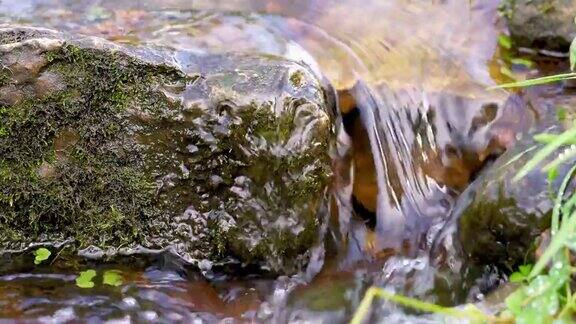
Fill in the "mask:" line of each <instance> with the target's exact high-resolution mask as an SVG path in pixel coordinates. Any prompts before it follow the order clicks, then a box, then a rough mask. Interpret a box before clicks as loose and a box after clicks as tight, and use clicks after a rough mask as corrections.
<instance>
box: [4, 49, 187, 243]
mask: <svg viewBox="0 0 576 324" xmlns="http://www.w3.org/2000/svg"><path fill="white" fill-rule="evenodd" d="M47 56H48V58H49V62H50V63H49V66H48V67H47V70H48V71H51V72H54V73H58V74H59V75H61V76H62V77H63V79H64V82H65V84H66V87H65V88H66V90H64V91H61V92H58V93H52V94H50V95H49V96H47V97H44V98H41V99H38V98H34V97H30V98H27V99H25V100H24V101H23V102H21V103H18V104H16V105H13V106H2V107H0V125H2V126H1V128H0V166H2V167H1V168H0V216H1V218H0V226H1V227H2V228H4V229H5V230H7V231H9V232H10V233H12V234H10V235H8V239H6V237H5V238H3V239H2V241H3V242H5V243H6V244H7V243H8V242H9V241H11V239H10V238H15V237H20V238H21V237H25V238H26V240H29V241H37V240H39V237H41V236H42V237H45V238H47V239H50V238H51V237H52V236H58V237H73V238H75V239H76V240H77V242H78V245H79V246H80V247H85V246H87V245H90V244H96V245H99V246H111V245H114V246H119V245H121V244H127V243H134V242H137V241H138V239H140V238H141V235H142V231H143V227H144V226H145V224H146V223H147V220H148V219H149V218H150V217H156V216H158V215H159V213H160V212H159V211H158V210H157V208H156V207H155V206H153V200H154V197H155V190H156V184H155V181H154V179H153V178H152V177H151V176H150V175H149V174H146V173H145V172H143V171H142V170H141V168H140V167H141V163H140V159H141V158H142V155H141V152H139V151H138V150H137V149H136V148H135V143H134V140H133V139H132V138H131V137H130V135H129V133H130V130H129V124H128V123H127V121H126V119H127V118H128V116H129V114H127V112H126V108H127V107H129V106H131V105H135V106H138V107H140V108H141V109H142V110H145V111H157V110H160V109H166V107H167V105H168V103H167V102H166V100H162V97H161V96H160V95H158V94H156V93H151V92H150V91H149V89H150V87H151V85H152V84H154V83H159V82H164V81H178V80H183V77H182V76H180V75H179V74H178V73H177V72H176V71H172V70H170V69H165V70H162V71H158V70H157V69H152V68H150V67H147V66H144V65H143V64H142V63H139V62H136V61H134V60H133V59H131V58H130V57H128V56H126V55H123V54H120V53H115V54H110V53H105V52H100V51H96V50H85V49H80V48H78V47H75V46H72V45H67V46H64V47H62V48H61V49H59V50H58V51H55V52H50V53H48V54H47ZM70 129H72V130H74V132H75V133H76V137H77V139H76V140H75V141H74V142H73V143H63V144H62V143H59V141H60V142H61V141H62V140H59V138H60V137H62V136H61V135H62V134H65V133H66V132H67V130H70ZM64 140H65V139H64ZM57 145H65V149H64V150H60V149H61V148H58V147H56V146H57ZM42 168H44V169H48V171H46V170H43V169H42ZM43 173H49V175H46V174H44V175H42V174H43ZM95 233H98V235H94V234H95Z"/></svg>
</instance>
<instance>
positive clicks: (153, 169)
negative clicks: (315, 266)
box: [0, 27, 332, 273]
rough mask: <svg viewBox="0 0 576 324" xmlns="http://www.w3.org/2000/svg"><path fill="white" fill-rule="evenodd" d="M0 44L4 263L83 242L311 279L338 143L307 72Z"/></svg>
mask: <svg viewBox="0 0 576 324" xmlns="http://www.w3.org/2000/svg"><path fill="white" fill-rule="evenodd" d="M0 44H2V45H0V67H2V70H0V231H2V233H4V235H3V236H2V238H0V249H2V250H8V249H21V248H24V247H25V246H27V245H28V244H30V243H38V242H62V241H64V240H66V239H70V238H72V239H74V241H75V246H76V247H77V248H79V249H80V248H86V247H89V246H96V247H98V248H102V249H112V250H114V249H117V248H121V247H128V248H133V247H137V246H143V247H145V248H148V249H153V250H169V251H171V252H173V253H175V254H177V255H178V256H180V257H182V258H183V259H185V260H187V261H191V262H194V261H197V260H201V259H208V260H210V261H213V262H220V261H227V260H237V261H239V262H241V263H244V264H257V265H260V266H262V267H263V268H265V269H267V270H270V271H272V272H276V273H293V272H294V271H297V270H298V269H301V268H302V266H304V265H305V264H306V262H307V251H308V249H309V248H310V247H311V246H312V244H313V243H314V241H315V234H316V230H317V227H318V224H319V222H320V221H321V220H320V219H319V212H320V211H321V210H322V209H323V208H324V207H325V206H326V203H327V202H326V187H327V183H328V180H329V176H330V157H329V148H330V142H331V138H332V126H331V119H332V116H330V113H329V111H328V109H327V107H326V101H325V97H324V92H323V90H322V88H321V86H320V84H319V82H318V80H317V79H316V78H315V77H314V76H313V75H312V74H311V72H309V70H308V69H307V67H305V66H303V65H300V64H297V63H294V62H290V61H285V60H281V59H278V58H274V57H262V56H243V55H232V54H230V55H228V54H221V55H196V54H191V53H186V52H172V51H168V50H161V49H147V48H132V47H121V46H118V45H115V44H112V43H109V42H106V41H103V40H101V39H96V38H86V37H74V36H70V35H64V34H60V33H57V32H53V31H50V30H45V29H35V28H23V27H14V28H12V27H8V28H3V29H0ZM175 62H178V63H175ZM294 73H298V74H299V75H301V77H302V78H303V79H305V80H306V82H305V83H302V84H300V85H298V86H296V85H294V84H293V83H292V82H291V81H290V75H293V74H294Z"/></svg>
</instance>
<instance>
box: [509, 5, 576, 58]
mask: <svg viewBox="0 0 576 324" xmlns="http://www.w3.org/2000/svg"><path fill="white" fill-rule="evenodd" d="M501 9H502V13H503V15H504V16H505V17H506V19H507V21H508V28H509V30H510V33H511V35H512V37H513V39H514V41H515V42H516V44H517V45H519V46H523V47H531V48H539V49H547V50H554V51H567V50H568V47H569V46H570V43H571V42H572V39H573V38H574V36H576V26H574V16H576V1H574V0H505V1H503V2H502V5H501Z"/></svg>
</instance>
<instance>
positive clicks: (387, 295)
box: [350, 287, 494, 324]
mask: <svg viewBox="0 0 576 324" xmlns="http://www.w3.org/2000/svg"><path fill="white" fill-rule="evenodd" d="M376 297H378V298H382V299H384V300H389V301H391V302H394V303H396V304H399V305H402V306H405V307H410V308H413V309H416V310H419V311H422V312H428V313H435V314H442V315H446V316H451V317H456V318H468V319H472V320H476V321H483V322H488V321H493V320H494V319H493V318H492V317H490V316H487V315H486V314H484V313H482V312H480V311H478V312H472V311H465V310H459V309H455V308H451V307H443V306H440V305H436V304H431V303H427V302H423V301H420V300H417V299H414V298H410V297H405V296H401V295H396V294H393V293H391V292H388V291H386V290H384V289H382V288H377V287H371V288H369V289H368V290H367V291H366V294H365V295H364V298H363V299H362V302H361V303H360V306H358V309H357V310H356V313H355V314H354V317H353V318H352V321H350V324H361V323H362V321H363V320H364V319H365V318H366V315H368V312H369V311H370V306H371V305H372V303H373V301H374V298H376Z"/></svg>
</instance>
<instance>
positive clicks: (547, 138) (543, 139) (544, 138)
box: [534, 133, 576, 145]
mask: <svg viewBox="0 0 576 324" xmlns="http://www.w3.org/2000/svg"><path fill="white" fill-rule="evenodd" d="M560 135H562V134H560ZM560 135H559V134H548V133H543V134H537V135H534V140H535V141H536V142H538V143H542V144H548V143H551V142H553V141H555V140H556V139H557V138H558V136H560ZM565 144H566V145H573V144H576V138H573V139H570V140H568V141H566V143H565Z"/></svg>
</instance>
